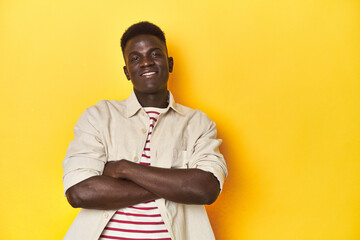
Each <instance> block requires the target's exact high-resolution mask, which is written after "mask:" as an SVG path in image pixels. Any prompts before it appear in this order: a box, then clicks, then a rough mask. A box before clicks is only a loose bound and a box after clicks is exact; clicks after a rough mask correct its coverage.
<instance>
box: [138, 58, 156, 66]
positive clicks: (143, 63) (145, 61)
mask: <svg viewBox="0 0 360 240" xmlns="http://www.w3.org/2000/svg"><path fill="white" fill-rule="evenodd" d="M152 65H154V60H153V59H152V58H151V57H144V58H142V60H141V63H140V66H141V67H148V66H152Z"/></svg>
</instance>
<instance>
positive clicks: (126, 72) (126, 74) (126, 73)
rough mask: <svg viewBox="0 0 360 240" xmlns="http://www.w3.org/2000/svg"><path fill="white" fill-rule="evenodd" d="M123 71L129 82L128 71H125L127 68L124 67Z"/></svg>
mask: <svg viewBox="0 0 360 240" xmlns="http://www.w3.org/2000/svg"><path fill="white" fill-rule="evenodd" d="M123 69H124V73H125V76H126V78H127V80H130V74H129V72H128V70H127V67H126V66H124V67H123Z"/></svg>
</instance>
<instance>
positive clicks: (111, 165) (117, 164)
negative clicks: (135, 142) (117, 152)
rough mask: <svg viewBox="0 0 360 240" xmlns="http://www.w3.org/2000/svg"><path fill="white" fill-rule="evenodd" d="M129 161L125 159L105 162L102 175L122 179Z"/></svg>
mask: <svg viewBox="0 0 360 240" xmlns="http://www.w3.org/2000/svg"><path fill="white" fill-rule="evenodd" d="M129 163H131V162H130V161H128V160H125V159H121V160H118V161H110V162H107V163H106V164H105V168H104V171H103V175H104V176H108V177H112V178H117V179H124V178H125V176H124V174H125V170H126V169H128V168H129V167H130V166H129Z"/></svg>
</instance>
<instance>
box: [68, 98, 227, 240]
mask: <svg viewBox="0 0 360 240" xmlns="http://www.w3.org/2000/svg"><path fill="white" fill-rule="evenodd" d="M148 126H149V119H148V116H147V115H146V113H145V111H144V110H143V109H142V107H141V105H140V104H139V102H138V100H137V98H136V96H135V94H134V93H132V94H131V95H130V97H129V98H128V99H126V100H123V101H107V100H102V101H100V102H99V103H97V104H96V105H95V106H92V107H89V108H88V109H86V110H85V112H84V113H83V114H82V115H81V117H80V119H79V120H78V122H77V123H76V125H75V128H74V140H73V141H72V142H71V143H70V145H69V148H68V150H67V152H66V158H65V159H64V162H63V168H64V175H63V182H64V192H66V190H67V189H68V188H70V187H71V186H73V185H75V184H77V183H79V182H81V181H83V180H85V179H87V178H89V177H92V176H95V175H101V174H102V171H103V169H104V165H105V163H106V162H108V161H116V160H120V159H127V160H129V161H134V162H139V161H140V158H141V154H142V151H143V147H144V145H145V141H146V137H147V131H148V129H147V127H148ZM220 143H221V140H219V139H217V138H216V127H215V123H214V122H212V121H211V120H210V119H209V118H208V117H207V116H206V115H205V114H204V113H203V112H201V111H199V110H193V109H190V108H187V107H185V106H182V105H180V104H177V103H175V102H174V99H173V96H172V95H171V93H170V98H169V106H168V108H167V111H166V112H165V113H162V114H161V115H160V116H159V119H158V121H157V122H156V125H155V127H154V130H153V133H152V137H151V145H152V146H151V161H152V162H151V165H152V166H156V167H163V168H184V169H186V168H198V169H202V170H205V171H208V172H211V173H213V174H214V176H215V177H216V178H217V179H218V180H219V183H220V187H221V188H222V186H223V183H224V180H225V177H226V176H227V169H226V163H225V161H224V159H223V156H222V155H221V154H220V152H219V145H220ZM156 203H157V205H158V207H159V210H160V212H161V216H162V218H163V220H164V222H165V224H166V226H167V228H168V230H169V232H170V235H171V237H172V239H173V240H202V239H204V240H210V239H215V238H214V234H213V232H212V229H211V225H210V223H209V220H208V217H207V214H206V210H205V208H204V206H202V205H185V204H179V203H175V202H171V201H168V200H165V199H158V200H156ZM114 213H115V211H113V210H108V211H104V210H89V209H82V210H81V211H80V213H79V214H78V216H77V217H76V219H75V220H74V222H73V224H72V225H71V227H70V229H69V230H68V232H67V234H66V236H65V238H64V239H71V240H96V239H98V238H99V236H100V234H101V232H102V231H103V229H104V227H105V226H106V224H107V223H108V221H109V220H110V219H111V217H112V215H113V214H114Z"/></svg>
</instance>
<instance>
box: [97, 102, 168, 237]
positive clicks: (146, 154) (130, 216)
mask: <svg viewBox="0 0 360 240" xmlns="http://www.w3.org/2000/svg"><path fill="white" fill-rule="evenodd" d="M144 110H145V112H146V113H147V114H148V116H149V131H148V136H147V139H146V143H145V146H144V151H143V153H142V156H141V159H140V164H146V165H151V156H150V140H151V134H152V131H153V129H154V126H155V124H156V121H157V119H158V117H159V115H160V113H162V112H165V110H166V109H165V108H150V107H148V108H144ZM107 239H118V240H135V239H136V240H171V237H170V234H169V232H168V230H167V229H166V226H165V224H164V221H163V219H162V217H161V215H160V211H159V209H158V207H157V205H156V202H155V201H149V202H144V203H140V204H136V205H133V206H130V207H127V208H122V209H119V210H117V211H116V212H115V214H114V216H113V217H112V218H111V219H110V221H109V222H108V224H107V226H106V227H105V229H104V231H103V232H102V234H101V236H100V240H107Z"/></svg>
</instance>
